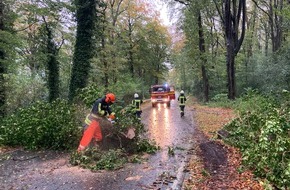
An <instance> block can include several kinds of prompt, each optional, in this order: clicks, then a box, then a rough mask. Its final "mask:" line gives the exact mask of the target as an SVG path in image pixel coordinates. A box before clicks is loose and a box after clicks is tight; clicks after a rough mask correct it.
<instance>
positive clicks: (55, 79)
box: [43, 17, 60, 102]
mask: <svg viewBox="0 0 290 190" xmlns="http://www.w3.org/2000/svg"><path fill="white" fill-rule="evenodd" d="M43 20H44V23H45V27H46V35H47V36H46V39H47V42H46V48H47V57H48V61H47V71H48V81H47V83H48V90H49V97H48V99H49V102H52V101H54V100H56V99H57V98H59V84H60V81H59V62H58V61H57V58H56V57H57V54H58V50H57V47H56V44H55V43H54V41H53V37H52V29H51V28H50V27H49V25H48V23H47V22H46V21H45V18H44V17H43Z"/></svg>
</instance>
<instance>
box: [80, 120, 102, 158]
mask: <svg viewBox="0 0 290 190" xmlns="http://www.w3.org/2000/svg"><path fill="white" fill-rule="evenodd" d="M93 138H94V139H95V141H102V140H103V135H102V130H101V127H100V124H99V122H98V121H96V120H92V121H91V123H90V125H89V126H88V128H87V129H86V130H85V131H84V134H83V137H82V139H81V142H80V144H79V147H78V151H79V152H80V151H83V150H84V149H85V148H86V147H87V146H89V144H90V142H91V141H92V139H93Z"/></svg>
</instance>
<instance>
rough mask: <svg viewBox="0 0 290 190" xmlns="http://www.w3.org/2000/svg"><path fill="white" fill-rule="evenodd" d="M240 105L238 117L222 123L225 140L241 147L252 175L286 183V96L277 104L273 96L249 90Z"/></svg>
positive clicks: (289, 125) (289, 126)
mask: <svg viewBox="0 0 290 190" xmlns="http://www.w3.org/2000/svg"><path fill="white" fill-rule="evenodd" d="M240 105H242V103H240ZM242 107H243V108H242V110H240V117H238V118H236V119H235V120H233V121H232V122H231V123H229V124H228V125H226V126H225V129H226V130H227V131H228V132H229V136H228V138H227V141H228V143H230V144H232V145H234V146H236V147H238V148H240V149H241V151H242V153H243V161H244V164H245V165H246V166H248V167H249V168H251V169H252V170H253V171H254V173H255V174H256V175H258V176H261V177H264V178H266V179H267V180H268V181H270V182H271V183H273V184H274V185H275V186H276V187H278V188H281V189H285V187H289V186H290V152H289V147H290V138H289V136H290V106H289V99H288V101H285V102H281V103H280V104H278V103H277V101H275V100H274V99H273V98H268V97H263V96H261V95H258V96H256V93H253V94H252V95H249V94H248V95H246V96H245V97H244V106H242ZM245 108H247V109H245Z"/></svg>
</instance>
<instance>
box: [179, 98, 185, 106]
mask: <svg viewBox="0 0 290 190" xmlns="http://www.w3.org/2000/svg"><path fill="white" fill-rule="evenodd" d="M178 101H179V105H180V106H184V105H185V101H186V98H185V96H179V97H178Z"/></svg>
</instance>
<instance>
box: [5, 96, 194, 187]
mask: <svg viewBox="0 0 290 190" xmlns="http://www.w3.org/2000/svg"><path fill="white" fill-rule="evenodd" d="M142 110H143V113H142V122H143V123H144V124H145V127H146V128H148V132H147V133H146V134H145V135H146V136H147V137H148V138H150V139H151V140H154V141H155V142H156V143H157V145H159V146H160V148H161V150H160V151H158V152H157V153H156V154H154V155H147V156H148V160H147V161H146V162H144V163H141V164H127V165H126V166H125V167H124V168H123V169H120V170H118V171H101V172H96V173H92V172H91V171H88V170H85V169H81V168H79V167H71V166H70V165H69V164H68V155H66V156H65V157H64V156H63V155H60V156H56V158H54V159H53V160H49V159H46V160H45V161H41V157H39V160H38V161H37V159H32V160H28V161H27V162H33V163H24V162H23V163H22V164H26V165H24V166H23V167H22V168H20V169H19V171H15V172H13V173H11V174H7V175H11V179H9V180H8V181H4V182H3V183H2V185H0V189H2V188H4V189H41V190H43V189H46V190H56V189H59V190H66V189H75V190H83V189H84V190H86V189H88V190H142V189H145V190H146V189H160V190H168V189H169V190H170V189H172V190H178V189H182V188H181V187H182V183H183V180H184V177H185V176H186V173H185V172H184V168H185V165H186V164H187V162H188V160H189V158H190V152H191V147H193V145H192V144H193V141H192V136H193V133H194V123H193V121H192V113H190V110H189V109H188V108H187V107H186V108H185V117H183V118H181V117H180V112H179V107H178V102H177V100H174V101H172V102H171V106H170V107H166V106H165V105H162V104H160V105H158V106H157V107H154V108H152V107H151V103H150V101H149V102H146V103H144V104H143V105H142ZM172 152H173V153H174V155H172V154H170V153H172ZM31 165H34V166H35V167H34V168H31V167H30V166H31Z"/></svg>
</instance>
